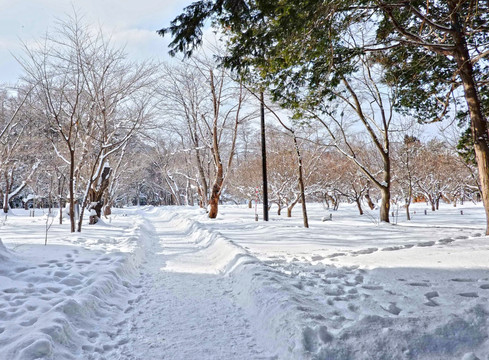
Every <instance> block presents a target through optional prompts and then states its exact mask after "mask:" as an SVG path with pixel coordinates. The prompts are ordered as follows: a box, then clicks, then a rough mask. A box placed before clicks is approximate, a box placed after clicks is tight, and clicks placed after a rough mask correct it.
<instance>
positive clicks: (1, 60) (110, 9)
mask: <svg viewBox="0 0 489 360" xmlns="http://www.w3.org/2000/svg"><path fill="white" fill-rule="evenodd" d="M191 2H192V0H185V1H178V0H163V1H161V0H160V1H156V0H137V1H134V0H125V1H115V0H83V1H66V0H17V1H12V0H0V9H1V12H0V83H15V82H16V81H17V79H18V78H19V77H20V75H21V74H22V69H21V67H20V65H19V64H18V63H17V61H16V60H15V57H14V55H15V56H19V55H21V54H22V49H21V44H22V42H23V43H26V44H29V43H31V42H34V41H36V40H40V39H41V38H42V37H43V36H44V35H45V34H46V32H47V31H49V30H50V29H53V28H54V27H55V26H56V21H57V20H66V19H67V18H68V16H70V15H73V13H74V11H76V13H77V15H79V16H82V17H83V19H84V21H83V22H84V23H85V24H89V25H93V26H95V27H99V26H100V27H101V28H102V29H103V30H104V33H106V34H107V35H111V37H112V40H113V43H114V45H115V46H125V49H126V52H127V54H128V56H129V57H130V58H131V59H134V60H143V59H148V58H160V59H164V58H167V57H168V55H167V54H168V49H167V45H168V43H169V38H165V39H163V38H161V37H160V36H159V35H157V34H156V30H158V29H161V28H163V27H166V26H168V25H169V23H170V21H171V20H172V19H173V18H174V17H175V16H176V15H178V14H180V13H181V12H182V10H183V8H184V7H185V6H187V5H189V4H190V3H191Z"/></svg>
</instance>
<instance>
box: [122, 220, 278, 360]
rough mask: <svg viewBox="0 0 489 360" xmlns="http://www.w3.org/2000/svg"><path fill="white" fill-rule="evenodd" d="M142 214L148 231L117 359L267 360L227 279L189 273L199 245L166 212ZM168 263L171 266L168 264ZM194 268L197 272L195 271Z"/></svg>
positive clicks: (192, 267) (198, 259) (202, 273)
mask: <svg viewBox="0 0 489 360" xmlns="http://www.w3.org/2000/svg"><path fill="white" fill-rule="evenodd" d="M161 215H162V214H161V213H159V212H155V213H153V214H151V213H146V214H145V215H144V216H145V217H147V219H148V222H149V223H150V224H151V225H150V228H151V227H153V228H154V231H153V233H152V234H151V238H150V239H148V241H147V242H146V244H147V248H146V251H147V254H146V262H145V263H144V264H143V266H142V267H141V270H140V271H141V282H140V284H139V286H140V290H141V292H140V294H139V296H138V297H137V298H135V299H133V300H130V301H129V304H128V305H129V307H128V308H127V309H126V312H127V313H128V315H130V318H129V320H128V322H127V324H126V329H125V332H127V333H126V334H121V336H124V337H125V339H127V340H126V341H124V342H126V343H125V344H123V345H122V346H120V347H119V349H118V350H119V354H118V355H117V356H118V358H120V359H131V360H133V359H134V360H135V359H145V360H146V359H171V360H178V359H182V360H183V359H185V360H189V359H236V360H239V359H243V360H244V359H246V360H250V359H267V358H268V359H269V358H270V354H268V353H266V352H264V351H263V349H261V348H260V347H259V346H258V345H257V342H256V339H255V335H254V332H253V330H252V328H251V327H250V323H249V321H248V320H247V318H246V316H245V313H244V311H243V310H242V309H241V308H240V307H239V306H238V305H237V304H236V302H235V299H234V298H233V296H232V293H231V284H230V281H231V280H230V279H229V278H228V277H226V276H224V275H222V274H219V273H209V272H207V273H205V272H200V273H195V272H192V271H195V269H196V268H197V269H199V267H198V266H197V267H195V266H194V262H196V261H197V262H202V261H210V260H208V259H202V258H201V257H202V256H204V254H203V253H202V251H200V250H201V248H200V247H199V245H198V244H197V243H195V242H191V241H189V236H188V235H189V232H188V229H186V228H185V227H183V228H179V227H175V226H174V224H172V216H171V214H166V215H165V216H163V217H162V216H161ZM169 262H171V264H172V266H170V267H168V263H169ZM197 271H198V270H197Z"/></svg>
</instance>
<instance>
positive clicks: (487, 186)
mask: <svg viewBox="0 0 489 360" xmlns="http://www.w3.org/2000/svg"><path fill="white" fill-rule="evenodd" d="M457 4H458V2H454V1H449V6H450V10H451V16H450V18H451V19H450V20H451V23H452V28H453V29H455V32H454V35H453V38H454V42H455V51H454V58H455V61H456V62H457V65H458V68H459V74H460V79H461V80H462V84H463V87H464V94H465V101H466V102H467V108H468V110H469V115H470V122H471V130H472V139H473V141H474V150H475V156H476V160H477V167H478V169H479V179H480V188H481V192H482V201H483V203H484V209H485V212H486V235H489V136H488V132H487V130H488V129H487V120H486V119H485V118H484V115H483V112H482V107H481V102H480V98H479V95H478V91H477V85H476V82H475V79H474V69H473V65H472V62H471V59H470V55H469V51H468V48H467V41H466V39H465V35H464V33H463V29H462V26H461V22H460V18H459V15H458V13H457V11H456V8H457V6H458V5H457Z"/></svg>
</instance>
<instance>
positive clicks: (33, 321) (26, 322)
mask: <svg viewBox="0 0 489 360" xmlns="http://www.w3.org/2000/svg"><path fill="white" fill-rule="evenodd" d="M36 322H37V318H32V319H29V320H27V321H23V322H21V323H20V325H21V326H24V327H27V326H31V325H33V324H35V323H36Z"/></svg>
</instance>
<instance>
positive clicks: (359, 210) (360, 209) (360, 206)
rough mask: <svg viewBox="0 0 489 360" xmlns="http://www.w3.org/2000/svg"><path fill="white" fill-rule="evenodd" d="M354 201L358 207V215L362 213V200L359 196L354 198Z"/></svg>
mask: <svg viewBox="0 0 489 360" xmlns="http://www.w3.org/2000/svg"><path fill="white" fill-rule="evenodd" d="M355 202H356V203H357V207H358V212H359V213H360V215H363V209H362V201H361V199H360V198H359V197H357V198H356V199H355Z"/></svg>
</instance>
